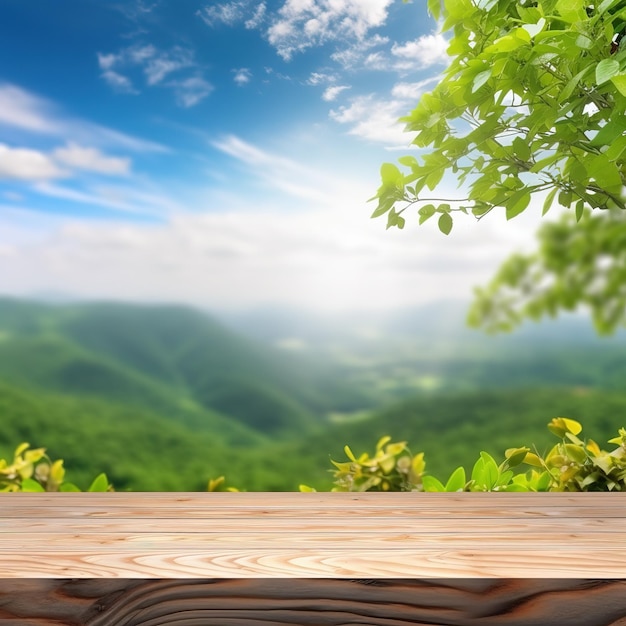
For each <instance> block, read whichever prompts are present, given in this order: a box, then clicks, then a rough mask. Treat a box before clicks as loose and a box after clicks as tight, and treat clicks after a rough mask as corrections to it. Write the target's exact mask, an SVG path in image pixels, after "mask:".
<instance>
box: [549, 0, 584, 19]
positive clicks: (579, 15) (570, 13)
mask: <svg viewBox="0 0 626 626" xmlns="http://www.w3.org/2000/svg"><path fill="white" fill-rule="evenodd" d="M556 10H557V11H558V12H559V14H560V15H561V17H562V18H563V19H564V20H565V21H566V22H580V21H583V20H586V19H587V12H586V11H585V0H559V1H558V2H557V3H556Z"/></svg>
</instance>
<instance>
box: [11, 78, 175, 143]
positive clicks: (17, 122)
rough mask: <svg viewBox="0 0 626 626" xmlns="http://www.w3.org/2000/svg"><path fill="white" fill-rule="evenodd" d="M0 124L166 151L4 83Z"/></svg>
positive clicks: (77, 139) (86, 140) (67, 137)
mask: <svg viewBox="0 0 626 626" xmlns="http://www.w3.org/2000/svg"><path fill="white" fill-rule="evenodd" d="M1 126H8V127H11V128H14V129H17V130H22V131H25V132H26V133H27V134H29V135H30V134H43V135H51V136H55V137H62V138H63V139H64V140H67V141H75V142H76V143H79V144H95V145H97V146H114V147H122V148H125V149H127V150H132V151H135V152H167V151H168V149H167V148H166V147H165V146H163V145H161V144H158V143H156V142H154V141H149V140H147V139H142V138H139V137H134V136H132V135H127V134H126V133H121V132H119V131H117V130H114V129H112V128H107V127H106V126H100V125H99V124H94V123H93V122H87V121H85V120H81V119H76V118H71V117H68V116H66V115H63V113H62V112H61V111H59V109H58V107H56V106H55V105H54V103H52V102H50V101H49V100H46V99H44V98H41V97H39V96H37V95H36V94H33V93H31V92H30V91H26V90H25V89H22V88H21V87H18V86H16V85H11V84H7V83H4V84H2V83H0V127H1Z"/></svg>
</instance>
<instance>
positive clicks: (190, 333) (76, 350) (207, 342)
mask: <svg viewBox="0 0 626 626" xmlns="http://www.w3.org/2000/svg"><path fill="white" fill-rule="evenodd" d="M0 382H5V383H8V384H10V385H12V386H16V387H19V388H22V389H26V390H30V391H31V392H45V393H50V392H51V393H60V394H70V395H73V396H78V397H92V398H100V399H102V400H106V401H108V402H114V403H120V404H124V405H129V406H136V407H140V408H144V409H148V410H153V411H158V412H159V413H160V414H162V415H168V416H170V417H172V418H174V417H175V418H178V419H179V420H183V421H185V422H186V423H187V424H188V425H190V426H194V427H202V426H206V427H208V428H211V429H215V428H217V427H219V429H220V430H222V431H223V429H224V423H228V422H230V423H235V422H236V423H238V424H240V425H243V426H245V427H247V428H248V429H252V430H253V431H257V432H262V433H263V434H265V435H272V436H280V434H281V433H283V432H292V433H293V432H303V429H304V431H307V430H310V429H311V428H314V427H315V425H316V423H317V422H319V421H320V418H322V417H323V416H324V415H325V414H326V413H327V412H328V411H330V410H353V409H356V408H363V405H364V404H367V399H366V398H365V397H364V396H363V394H362V393H361V392H358V391H357V390H356V389H355V388H354V387H350V386H349V385H347V384H342V383H341V381H340V380H338V379H337V377H336V376H333V373H332V372H329V371H326V370H324V369H323V368H321V367H316V366H313V365H311V364H310V363H307V362H304V361H302V360H301V359H299V358H297V357H295V356H293V355H289V354H284V353H281V352H279V351H276V350H273V349H272V348H270V347H267V346H264V345H261V344H260V343H257V342H255V341H253V340H251V339H248V338H244V337H243V336H241V335H239V334H237V333H235V332H233V331H230V330H227V329H226V328H224V327H223V326H222V325H220V324H219V323H218V322H217V321H216V320H215V319H213V318H212V317H210V316H209V315H207V314H205V313H202V312H200V311H196V310H193V309H190V308H186V307H182V306H141V305H131V304H121V303H119V304H118V303H90V304H71V305H48V304H42V303H36V302H29V301H22V300H14V299H9V298H3V299H0ZM225 421H226V422H225Z"/></svg>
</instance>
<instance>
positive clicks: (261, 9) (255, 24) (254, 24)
mask: <svg viewBox="0 0 626 626" xmlns="http://www.w3.org/2000/svg"><path fill="white" fill-rule="evenodd" d="M266 10H267V6H266V4H265V2H260V3H259V4H258V5H257V6H256V9H255V10H254V14H253V15H252V17H251V18H250V19H248V20H246V28H248V29H253V28H259V26H261V24H262V23H263V21H264V20H265V14H266Z"/></svg>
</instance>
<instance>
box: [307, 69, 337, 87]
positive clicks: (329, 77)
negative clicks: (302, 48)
mask: <svg viewBox="0 0 626 626" xmlns="http://www.w3.org/2000/svg"><path fill="white" fill-rule="evenodd" d="M336 80H337V75H336V74H327V73H325V72H311V75H310V76H309V77H308V78H307V80H306V84H307V85H313V86H315V85H323V84H324V83H333V82H335V81H336Z"/></svg>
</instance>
